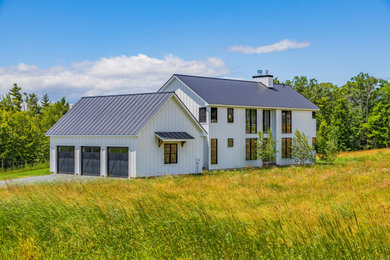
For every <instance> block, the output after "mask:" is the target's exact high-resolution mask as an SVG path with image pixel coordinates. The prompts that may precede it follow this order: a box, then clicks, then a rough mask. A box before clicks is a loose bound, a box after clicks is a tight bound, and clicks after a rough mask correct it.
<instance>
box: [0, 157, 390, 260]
mask: <svg viewBox="0 0 390 260" xmlns="http://www.w3.org/2000/svg"><path fill="white" fill-rule="evenodd" d="M0 256H1V257H2V258H12V259H14V258H29V259H32V258H56V259H58V258H67V259H69V258H71V259H77V258H90V259H99V258H112V259H123V258H191V259H192V258H202V259H210V258H211V259H215V258H224V259H226V258H228V259H231V258H241V259H242V258H244V259H247V258H260V259H261V258H311V259H318V258H336V259H340V258H348V259H350V258H359V259H363V258H389V257H390V149H382V150H371V151H364V152H351V153H344V154H342V155H341V157H340V158H339V159H337V161H336V162H335V164H333V165H326V164H321V163H320V164H317V165H315V166H307V167H284V168H272V169H246V170H237V171H224V172H212V173H208V174H205V175H201V176H181V177H162V178H154V179H135V180H116V179H99V180H95V181H88V182H85V181H84V182H79V181H74V182H66V183H46V184H39V185H30V186H6V187H2V188H0Z"/></svg>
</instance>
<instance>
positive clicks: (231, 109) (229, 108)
mask: <svg viewBox="0 0 390 260" xmlns="http://www.w3.org/2000/svg"><path fill="white" fill-rule="evenodd" d="M229 110H230V111H231V113H232V121H231V122H229ZM226 121H227V122H228V123H229V124H232V123H234V108H232V107H228V108H227V110H226Z"/></svg>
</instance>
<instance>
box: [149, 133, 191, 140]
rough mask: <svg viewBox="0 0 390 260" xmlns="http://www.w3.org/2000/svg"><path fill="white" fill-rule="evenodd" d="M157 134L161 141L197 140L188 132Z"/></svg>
mask: <svg viewBox="0 0 390 260" xmlns="http://www.w3.org/2000/svg"><path fill="white" fill-rule="evenodd" d="M155 134H156V135H157V136H158V137H159V138H161V139H163V140H164V139H178V140H180V139H181V140H182V139H195V138H194V137H193V136H192V135H190V134H189V133H187V132H155Z"/></svg>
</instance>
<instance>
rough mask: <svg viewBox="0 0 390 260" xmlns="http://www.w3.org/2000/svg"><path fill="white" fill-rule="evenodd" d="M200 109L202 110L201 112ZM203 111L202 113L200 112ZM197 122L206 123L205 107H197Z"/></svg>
mask: <svg viewBox="0 0 390 260" xmlns="http://www.w3.org/2000/svg"><path fill="white" fill-rule="evenodd" d="M201 111H202V112H201ZM202 113H204V114H202ZM198 119H199V123H207V108H206V107H199V118H198Z"/></svg>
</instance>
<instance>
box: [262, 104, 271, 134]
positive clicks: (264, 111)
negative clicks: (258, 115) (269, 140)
mask: <svg viewBox="0 0 390 260" xmlns="http://www.w3.org/2000/svg"><path fill="white" fill-rule="evenodd" d="M266 111H267V112H268V124H269V125H268V128H267V129H266V128H265V123H266V122H265V114H266ZM270 128H271V110H269V109H264V110H263V133H266V132H267V131H268V129H270Z"/></svg>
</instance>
